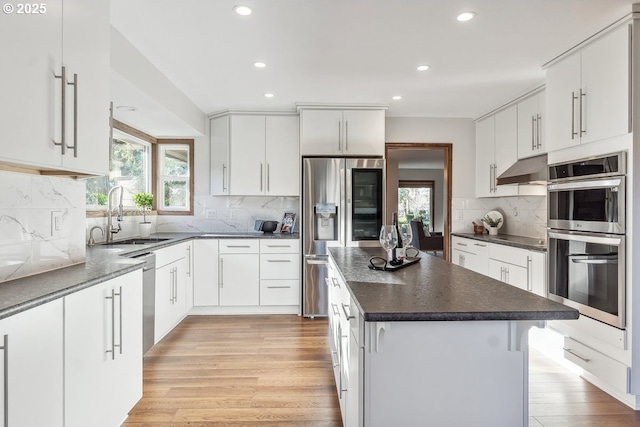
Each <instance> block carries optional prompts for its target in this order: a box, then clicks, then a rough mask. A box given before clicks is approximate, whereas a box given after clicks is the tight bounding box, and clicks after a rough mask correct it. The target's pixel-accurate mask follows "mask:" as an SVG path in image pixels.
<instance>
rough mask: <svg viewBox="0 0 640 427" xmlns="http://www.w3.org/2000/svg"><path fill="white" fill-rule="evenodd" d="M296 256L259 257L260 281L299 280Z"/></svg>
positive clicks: (263, 255) (275, 255)
mask: <svg viewBox="0 0 640 427" xmlns="http://www.w3.org/2000/svg"><path fill="white" fill-rule="evenodd" d="M299 258H300V257H299V256H298V254H268V255H265V254H262V255H260V278H261V279H299V278H300V277H299V271H300V268H299V265H298V264H299Z"/></svg>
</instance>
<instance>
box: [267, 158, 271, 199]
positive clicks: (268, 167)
mask: <svg viewBox="0 0 640 427" xmlns="http://www.w3.org/2000/svg"><path fill="white" fill-rule="evenodd" d="M269 175H270V174H269V163H267V192H268V191H269V187H270V186H269V181H270V180H269Z"/></svg>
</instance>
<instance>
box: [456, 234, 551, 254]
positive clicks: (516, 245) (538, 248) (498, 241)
mask: <svg viewBox="0 0 640 427" xmlns="http://www.w3.org/2000/svg"><path fill="white" fill-rule="evenodd" d="M451 235H452V236H457V237H463V238H465V239H473V240H478V241H480V242H487V243H495V244H497V245H504V246H512V247H514V248H520V249H527V250H530V251H535V252H547V247H546V246H540V245H530V244H527V243H522V242H517V241H513V240H504V239H498V238H496V237H493V236H490V235H488V234H473V233H451ZM502 236H510V234H503V235H502ZM513 237H515V238H527V239H531V240H538V239H536V238H535V237H525V236H513ZM539 240H543V239H539Z"/></svg>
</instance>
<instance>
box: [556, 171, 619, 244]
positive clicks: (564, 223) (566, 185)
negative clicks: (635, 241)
mask: <svg viewBox="0 0 640 427" xmlns="http://www.w3.org/2000/svg"><path fill="white" fill-rule="evenodd" d="M547 192H548V197H547V203H548V206H547V212H548V216H549V218H548V219H549V221H548V226H549V228H556V229H563V230H578V231H593V232H598V233H614V234H624V233H625V177H624V176H615V177H611V178H605V179H589V180H576V181H570V182H562V183H552V184H549V185H548V186H547Z"/></svg>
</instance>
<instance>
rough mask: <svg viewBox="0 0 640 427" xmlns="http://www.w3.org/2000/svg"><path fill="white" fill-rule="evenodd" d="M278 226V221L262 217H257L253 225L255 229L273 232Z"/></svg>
mask: <svg viewBox="0 0 640 427" xmlns="http://www.w3.org/2000/svg"><path fill="white" fill-rule="evenodd" d="M277 228H278V221H269V220H263V219H257V220H256V223H255V225H254V229H255V230H256V231H262V232H263V233H273V232H274V231H276V229H277Z"/></svg>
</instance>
